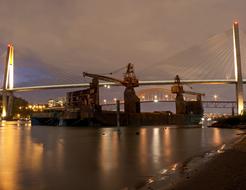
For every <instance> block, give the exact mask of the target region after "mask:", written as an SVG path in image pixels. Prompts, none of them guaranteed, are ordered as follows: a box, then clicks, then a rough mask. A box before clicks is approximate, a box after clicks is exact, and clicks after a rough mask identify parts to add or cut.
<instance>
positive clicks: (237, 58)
mask: <svg viewBox="0 0 246 190" xmlns="http://www.w3.org/2000/svg"><path fill="white" fill-rule="evenodd" d="M233 47H234V70H235V79H236V100H237V113H238V114H242V113H243V110H244V96H243V79H242V68H241V53H240V38H239V23H238V22H237V21H235V22H234V23H233Z"/></svg>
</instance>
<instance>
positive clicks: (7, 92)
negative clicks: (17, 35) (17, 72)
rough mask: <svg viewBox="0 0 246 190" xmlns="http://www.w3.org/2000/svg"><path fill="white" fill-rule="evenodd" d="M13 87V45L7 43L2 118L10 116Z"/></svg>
mask: <svg viewBox="0 0 246 190" xmlns="http://www.w3.org/2000/svg"><path fill="white" fill-rule="evenodd" d="M13 88H14V46H13V45H11V44H9V45H8V50H7V57H6V63H5V70H4V78H3V93H2V95H3V96H2V97H3V98H2V106H3V107H2V118H9V117H11V116H12V109H13V98H14V97H13V92H12V91H11V90H13Z"/></svg>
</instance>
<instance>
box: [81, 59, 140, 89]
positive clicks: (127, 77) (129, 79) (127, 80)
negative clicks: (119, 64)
mask: <svg viewBox="0 0 246 190" xmlns="http://www.w3.org/2000/svg"><path fill="white" fill-rule="evenodd" d="M83 76H84V77H91V78H97V79H98V80H103V81H108V82H114V83H118V84H122V85H123V86H125V87H137V86H139V82H138V79H137V78H136V76H135V73H134V68H133V64H132V63H129V64H128V65H127V70H126V73H124V79H123V80H120V79H116V78H113V77H108V76H103V75H98V74H92V73H86V72H83Z"/></svg>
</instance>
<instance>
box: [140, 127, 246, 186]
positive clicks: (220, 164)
mask: <svg viewBox="0 0 246 190" xmlns="http://www.w3.org/2000/svg"><path fill="white" fill-rule="evenodd" d="M238 135H240V137H239V138H238V139H236V140H235V141H233V142H231V143H229V144H227V145H225V144H223V145H222V146H221V147H219V148H218V149H216V150H215V151H212V152H207V153H205V154H204V155H200V156H196V157H193V158H191V159H190V160H187V161H186V162H184V163H181V164H179V165H176V168H175V170H172V168H170V169H169V171H168V170H167V171H168V172H166V173H165V174H164V175H160V176H157V177H155V178H154V179H152V180H151V181H150V183H148V184H146V185H145V186H144V187H142V188H140V189H141V190H145V189H146V190H157V189H158V190H187V189H189V190H193V189H194V190H197V189H199V190H203V189H204V190H207V189H210V190H213V189H214V190H220V189H221V190H222V189H223V190H224V189H233V190H237V189H246V131H245V130H243V131H242V133H239V134H238Z"/></svg>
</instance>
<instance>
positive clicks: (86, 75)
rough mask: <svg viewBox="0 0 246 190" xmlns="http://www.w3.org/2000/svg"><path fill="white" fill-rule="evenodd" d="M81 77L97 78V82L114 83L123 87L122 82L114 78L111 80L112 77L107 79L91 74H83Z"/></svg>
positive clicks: (106, 77)
mask: <svg viewBox="0 0 246 190" xmlns="http://www.w3.org/2000/svg"><path fill="white" fill-rule="evenodd" d="M83 76H84V77H91V78H97V79H98V80H103V81H107V82H114V83H119V84H122V85H124V81H122V80H119V79H115V78H112V77H108V76H103V75H98V74H92V73H86V72H83Z"/></svg>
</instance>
